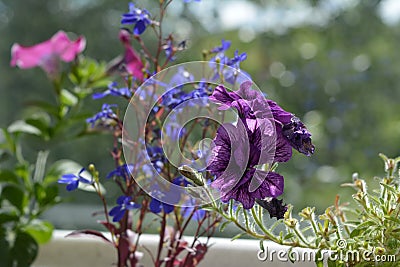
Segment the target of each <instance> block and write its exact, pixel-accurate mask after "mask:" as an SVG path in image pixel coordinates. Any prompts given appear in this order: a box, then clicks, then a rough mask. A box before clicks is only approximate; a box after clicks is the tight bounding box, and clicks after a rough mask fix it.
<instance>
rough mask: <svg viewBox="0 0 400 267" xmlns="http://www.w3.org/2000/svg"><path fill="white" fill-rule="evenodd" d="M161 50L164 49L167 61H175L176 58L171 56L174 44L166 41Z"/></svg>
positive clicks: (169, 40)
mask: <svg viewBox="0 0 400 267" xmlns="http://www.w3.org/2000/svg"><path fill="white" fill-rule="evenodd" d="M163 49H164V52H165V55H166V56H167V58H168V59H169V60H171V61H174V60H175V59H176V57H175V56H173V55H172V54H173V52H174V44H173V42H172V40H171V39H168V40H167V42H166V43H165V45H164V46H163Z"/></svg>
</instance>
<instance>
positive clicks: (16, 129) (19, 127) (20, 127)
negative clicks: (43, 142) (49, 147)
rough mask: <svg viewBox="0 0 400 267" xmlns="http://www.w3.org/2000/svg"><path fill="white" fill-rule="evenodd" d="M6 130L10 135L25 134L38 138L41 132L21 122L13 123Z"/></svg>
mask: <svg viewBox="0 0 400 267" xmlns="http://www.w3.org/2000/svg"><path fill="white" fill-rule="evenodd" d="M7 130H8V131H9V132H10V133H26V134H33V135H38V136H40V135H41V134H42V132H41V131H40V129H38V128H36V127H35V126H32V125H30V124H28V123H26V122H25V121H23V120H18V121H15V122H13V123H12V124H11V125H10V126H8V128H7Z"/></svg>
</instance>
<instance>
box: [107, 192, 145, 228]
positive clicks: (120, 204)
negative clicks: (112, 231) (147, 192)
mask: <svg viewBox="0 0 400 267" xmlns="http://www.w3.org/2000/svg"><path fill="white" fill-rule="evenodd" d="M137 208H140V204H136V203H135V202H133V201H132V198H131V197H128V196H120V197H119V198H118V199H117V206H115V207H114V208H112V209H111V210H110V212H109V213H108V214H109V215H110V216H112V217H114V218H113V222H119V221H120V220H121V219H122V217H124V215H125V211H127V210H133V209H137Z"/></svg>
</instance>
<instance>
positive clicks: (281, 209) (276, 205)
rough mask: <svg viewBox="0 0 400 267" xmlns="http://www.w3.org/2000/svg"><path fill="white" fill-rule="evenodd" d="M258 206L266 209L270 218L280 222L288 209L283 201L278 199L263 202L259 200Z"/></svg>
mask: <svg viewBox="0 0 400 267" xmlns="http://www.w3.org/2000/svg"><path fill="white" fill-rule="evenodd" d="M256 202H257V204H258V205H260V206H261V207H263V208H264V209H266V210H267V211H268V213H269V217H270V218H272V217H276V218H277V219H278V220H279V219H283V215H285V212H286V211H287V209H288V207H287V206H286V205H285V204H283V199H280V200H279V199H277V198H272V199H266V200H261V199H257V200H256Z"/></svg>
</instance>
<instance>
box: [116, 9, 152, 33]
mask: <svg viewBox="0 0 400 267" xmlns="http://www.w3.org/2000/svg"><path fill="white" fill-rule="evenodd" d="M150 17H151V14H150V12H149V11H147V10H146V9H140V8H137V7H135V4H134V3H129V12H128V13H125V14H123V15H122V19H121V24H134V27H133V33H134V34H136V35H140V34H142V33H143V32H144V31H145V30H146V28H147V26H149V25H150V24H151V23H152V21H151V19H150Z"/></svg>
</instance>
